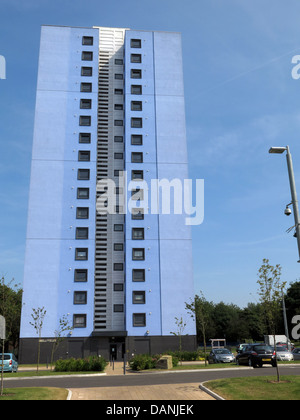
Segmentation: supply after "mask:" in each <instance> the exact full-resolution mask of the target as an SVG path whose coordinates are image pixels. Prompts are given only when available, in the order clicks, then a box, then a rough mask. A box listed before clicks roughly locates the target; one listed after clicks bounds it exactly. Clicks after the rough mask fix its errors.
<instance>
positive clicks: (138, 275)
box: [132, 269, 146, 282]
mask: <svg viewBox="0 0 300 420" xmlns="http://www.w3.org/2000/svg"><path fill="white" fill-rule="evenodd" d="M145 278H146V276H145V270H139V269H134V270H132V281H134V282H140V281H141V282H143V281H145Z"/></svg>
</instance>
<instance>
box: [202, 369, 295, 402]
mask: <svg viewBox="0 0 300 420" xmlns="http://www.w3.org/2000/svg"><path fill="white" fill-rule="evenodd" d="M205 386H206V388H208V389H210V390H211V391H213V392H215V393H217V394H218V395H220V396H221V397H223V398H225V399H226V400H235V401H237V400H243V401H245V400H278V401H292V400H293V401H299V400H300V376H292V375H290V376H281V378H280V383H277V382H276V376H264V377H254V378H231V379H219V380H215V381H209V382H206V383H205Z"/></svg>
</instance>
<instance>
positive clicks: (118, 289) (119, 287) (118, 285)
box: [114, 283, 124, 292]
mask: <svg viewBox="0 0 300 420" xmlns="http://www.w3.org/2000/svg"><path fill="white" fill-rule="evenodd" d="M123 290H124V285H123V283H114V292H123Z"/></svg>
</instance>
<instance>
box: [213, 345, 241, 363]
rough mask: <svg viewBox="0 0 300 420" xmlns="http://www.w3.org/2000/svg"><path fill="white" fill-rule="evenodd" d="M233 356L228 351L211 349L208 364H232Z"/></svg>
mask: <svg viewBox="0 0 300 420" xmlns="http://www.w3.org/2000/svg"><path fill="white" fill-rule="evenodd" d="M234 361H235V357H234V355H233V354H232V353H231V351H229V350H228V349H212V351H211V352H210V354H209V356H208V363H210V364H211V363H232V362H234Z"/></svg>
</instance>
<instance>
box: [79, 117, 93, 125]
mask: <svg viewBox="0 0 300 420" xmlns="http://www.w3.org/2000/svg"><path fill="white" fill-rule="evenodd" d="M91 122H92V117H91V116H89V115H80V117H79V125H80V126H81V127H82V126H85V127H88V126H90V125H91Z"/></svg>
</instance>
